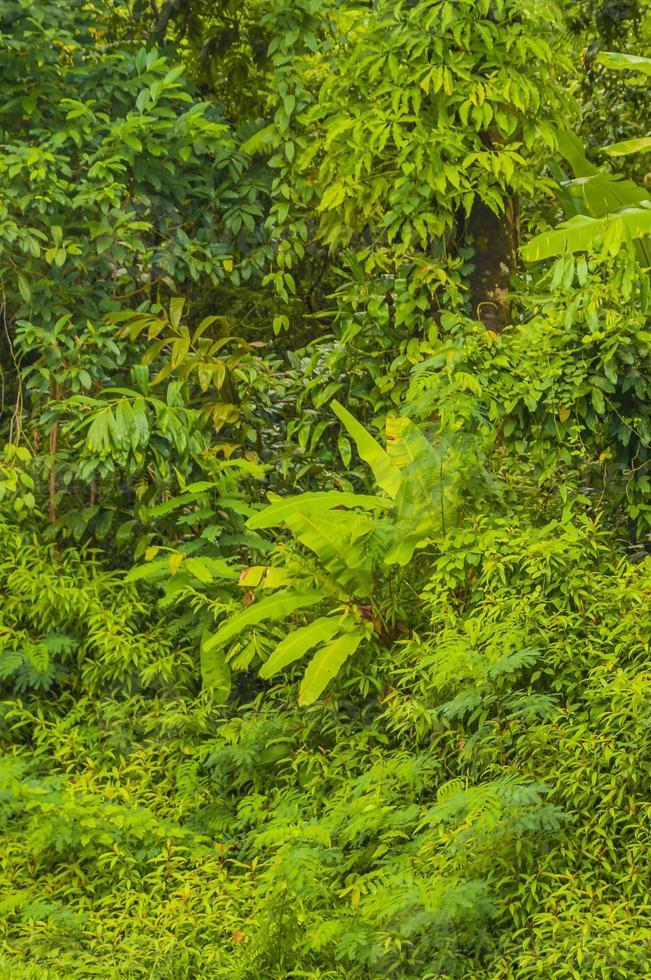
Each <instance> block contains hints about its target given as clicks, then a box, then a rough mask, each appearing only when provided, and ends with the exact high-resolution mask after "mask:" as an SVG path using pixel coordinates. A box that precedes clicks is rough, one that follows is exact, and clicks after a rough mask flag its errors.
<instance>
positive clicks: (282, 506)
mask: <svg viewBox="0 0 651 980" xmlns="http://www.w3.org/2000/svg"><path fill="white" fill-rule="evenodd" d="M336 507H346V508H352V507H360V508H362V509H364V510H374V509H378V508H382V507H386V501H384V500H382V498H381V497H374V496H370V495H368V494H363V493H343V492H340V491H338V490H325V491H321V492H319V491H314V492H309V493H301V494H296V495H294V496H291V497H275V498H273V499H272V503H270V504H269V505H268V506H267V507H265V508H264V509H263V510H261V511H259V512H258V513H257V514H254V515H253V517H250V518H249V520H248V521H247V527H248V528H250V530H256V531H257V530H260V529H262V528H267V527H278V526H279V525H281V524H285V523H287V520H288V519H289V518H291V517H292V516H293V515H294V514H296V513H301V514H307V513H309V514H320V513H323V512H325V511H329V510H334V509H335V508H336Z"/></svg>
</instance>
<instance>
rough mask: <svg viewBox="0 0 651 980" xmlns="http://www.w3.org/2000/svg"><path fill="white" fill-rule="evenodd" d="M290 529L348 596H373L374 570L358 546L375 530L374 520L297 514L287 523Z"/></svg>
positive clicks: (341, 515) (347, 514)
mask: <svg viewBox="0 0 651 980" xmlns="http://www.w3.org/2000/svg"><path fill="white" fill-rule="evenodd" d="M287 526H288V527H289V529H290V531H291V532H292V534H293V535H294V537H295V538H297V540H299V541H300V542H301V544H304V545H305V547H306V548H309V549H310V551H313V552H314V554H315V555H316V556H317V558H318V559H319V561H320V562H321V564H322V565H323V566H324V568H325V569H327V571H328V573H329V574H330V575H331V576H332V578H334V579H335V581H336V582H337V583H338V584H339V585H341V586H342V587H343V588H344V589H345V590H346V591H347V592H350V593H351V594H352V595H357V596H368V595H370V593H371V592H372V590H373V577H372V575H371V566H370V562H369V559H368V558H367V557H366V555H365V554H364V550H363V548H362V547H361V546H360V545H359V544H358V543H357V542H358V541H359V539H360V538H361V537H363V536H364V535H366V534H368V533H369V532H371V531H372V530H373V526H374V525H373V521H372V519H371V518H369V517H366V516H365V515H362V514H354V513H344V512H339V513H332V512H331V511H329V512H327V513H325V514H324V513H320V514H303V513H300V512H297V513H295V514H293V515H292V516H291V517H289V518H288V519H287Z"/></svg>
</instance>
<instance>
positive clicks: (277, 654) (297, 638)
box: [260, 616, 341, 680]
mask: <svg viewBox="0 0 651 980" xmlns="http://www.w3.org/2000/svg"><path fill="white" fill-rule="evenodd" d="M340 629H341V619H334V618H333V617H331V616H321V617H320V618H319V619H315V620H314V622H313V623H309V624H308V625H307V626H301V627H300V629H297V630H294V632H293V633H290V634H289V635H288V636H286V637H285V639H284V640H281V642H280V643H279V644H278V646H277V647H276V649H275V650H274V651H273V653H272V654H271V656H270V657H269V659H268V660H267V662H266V663H265V664H264V665H263V666H262V668H261V670H260V677H262V678H264V679H265V680H267V679H268V678H269V677H273V675H274V674H277V673H278V671H280V670H282V669H283V667H287V666H288V665H289V664H291V663H294V661H295V660H298V659H299V658H300V657H302V656H303V654H304V653H307V651H308V650H311V649H312V648H313V647H315V646H316V645H317V644H318V643H325V642H326V641H327V640H331V639H332V637H333V636H334V635H335V633H337V632H338V631H339V630H340Z"/></svg>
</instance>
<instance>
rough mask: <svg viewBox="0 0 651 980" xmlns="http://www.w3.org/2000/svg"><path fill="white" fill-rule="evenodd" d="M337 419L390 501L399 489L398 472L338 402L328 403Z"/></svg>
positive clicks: (377, 445)
mask: <svg viewBox="0 0 651 980" xmlns="http://www.w3.org/2000/svg"><path fill="white" fill-rule="evenodd" d="M330 404H331V406H332V410H333V412H334V413H335V415H336V416H337V418H338V419H339V420H340V421H341V422H342V423H343V424H344V426H345V427H346V430H347V432H348V434H349V436H351V438H352V439H353V441H354V443H355V445H356V446H357V452H358V453H359V455H360V458H361V459H363V460H364V462H365V463H368V465H369V466H370V467H371V469H372V471H373V475H374V477H375V479H376V481H377V484H378V486H379V487H381V489H382V490H384V492H385V493H387V494H388V495H389V497H391V498H392V499H393V498H395V496H396V494H397V493H398V489H399V488H400V480H401V476H400V472H399V470H397V469H396V467H395V466H394V465H393V463H392V462H391V459H390V458H389V455H388V453H387V452H386V450H384V449H383V448H382V446H381V445H380V444H379V442H377V441H376V440H375V439H374V438H373V436H372V435H371V434H370V433H369V432H367V431H366V429H365V428H364V426H363V425H362V424H361V423H360V422H358V421H357V419H356V418H355V417H354V416H353V415H351V414H350V412H349V411H348V410H347V409H345V408H344V406H343V405H341V404H340V403H339V402H338V401H332V402H330Z"/></svg>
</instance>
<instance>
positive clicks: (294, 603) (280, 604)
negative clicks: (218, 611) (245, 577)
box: [203, 589, 323, 653]
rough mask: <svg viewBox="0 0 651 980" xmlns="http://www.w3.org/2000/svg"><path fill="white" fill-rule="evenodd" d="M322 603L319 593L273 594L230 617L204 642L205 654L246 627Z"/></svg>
mask: <svg viewBox="0 0 651 980" xmlns="http://www.w3.org/2000/svg"><path fill="white" fill-rule="evenodd" d="M322 601H323V593H321V592H316V591H314V592H294V591H292V590H290V589H283V590H282V591H281V592H275V593H274V595H271V596H269V598H267V599H263V600H262V601H261V602H254V603H253V605H251V606H249V607H248V608H247V609H245V610H243V612H241V613H237V614H236V615H235V616H232V617H231V618H230V619H229V620H228V621H227V622H226V623H224V625H223V626H222V627H221V629H219V630H217V632H216V633H215V635H214V636H211V637H210V639H208V640H206V641H205V642H204V644H203V650H204V652H205V653H208V652H210V650H215V649H217V648H218V647H220V646H223V645H224V644H225V643H228V641H229V640H232V639H233V638H234V637H236V636H238V634H240V633H241V632H242V630H244V629H246V627H247V626H255V624H256V623H261V622H263V621H264V620H269V619H285V618H286V617H287V616H290V615H291V614H292V613H293V612H295V611H296V610H297V609H304V608H306V607H307V606H314V605H315V604H316V603H317V602H322Z"/></svg>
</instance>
